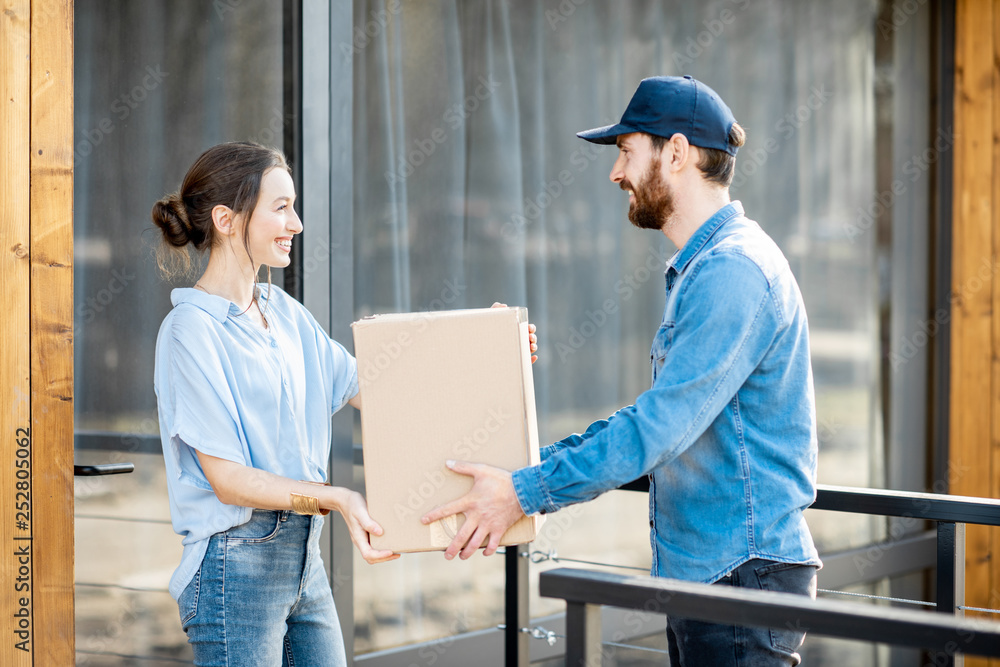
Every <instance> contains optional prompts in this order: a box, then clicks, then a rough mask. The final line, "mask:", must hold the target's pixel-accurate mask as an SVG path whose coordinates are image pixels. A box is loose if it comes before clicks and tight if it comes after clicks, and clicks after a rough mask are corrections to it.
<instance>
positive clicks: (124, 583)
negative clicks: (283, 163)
mask: <svg viewBox="0 0 1000 667" xmlns="http://www.w3.org/2000/svg"><path fill="white" fill-rule="evenodd" d="M282 12H283V5H282V3H274V2H269V1H268V0H225V1H221V0H220V1H218V2H206V1H204V0H169V1H168V0H115V1H112V0H77V1H76V3H75V44H74V59H75V70H74V76H75V87H74V92H75V113H74V149H75V155H74V166H75V184H74V220H73V224H74V299H75V304H76V312H75V318H74V407H75V419H76V430H77V435H78V440H77V442H78V446H79V443H80V442H81V440H83V441H86V442H87V443H88V447H89V448H90V451H86V450H84V451H81V450H78V451H77V452H76V459H77V462H78V463H106V462H109V461H123V460H124V461H130V462H133V463H135V466H136V470H135V472H134V473H133V474H131V475H121V476H114V477H109V478H78V480H77V482H76V489H75V500H76V503H75V514H76V520H75V525H76V577H75V578H76V598H75V599H76V647H77V652H78V654H77V662H78V664H125V663H124V662H122V661H129V660H133V661H134V660H139V661H140V662H141V663H142V664H161V663H160V662H158V661H157V658H163V659H165V660H168V661H170V660H172V661H174V662H178V661H187V662H190V660H191V653H190V647H189V646H188V644H187V642H186V637H185V636H184V633H183V632H182V631H181V628H180V623H179V621H178V616H177V605H176V603H175V602H174V601H173V599H172V598H171V597H170V594H169V593H168V592H167V583H168V581H169V578H170V574H171V573H172V571H173V569H174V568H175V567H176V566H177V563H178V562H179V561H180V556H181V549H182V547H181V543H180V537H178V536H177V535H175V534H174V532H173V530H172V528H171V526H170V521H169V506H168V502H167V490H166V479H165V471H164V467H163V458H162V456H161V455H160V453H159V451H158V450H159V444H158V441H157V440H155V434H156V433H157V430H158V429H157V419H156V397H155V395H154V393H153V363H154V346H155V341H156V334H157V331H158V329H159V326H160V322H161V321H162V320H163V317H164V316H165V315H166V313H167V312H168V311H169V309H170V307H171V306H170V289H171V287H173V285H171V284H168V283H167V282H164V280H163V279H162V278H161V276H160V274H159V272H158V270H157V268H156V263H155V261H154V259H153V256H152V252H153V249H154V248H155V246H156V245H157V244H159V236H160V234H159V230H154V229H153V225H152V222H151V220H150V209H151V208H152V206H153V203H154V202H155V201H156V200H157V199H159V198H160V197H162V196H164V195H165V194H167V193H168V192H171V191H173V190H175V189H176V188H178V187H179V186H180V182H181V179H182V178H183V177H184V174H185V172H186V170H187V168H188V167H189V166H190V165H191V164H192V163H193V162H194V160H195V159H196V158H197V157H198V155H199V154H200V153H201V152H202V151H204V150H205V149H206V148H208V147H209V146H211V145H213V144H216V143H219V142H222V141H229V140H246V139H252V140H256V141H259V142H261V143H264V144H269V145H273V146H277V147H279V148H280V147H281V142H282V138H283V126H284V123H286V122H287V121H288V118H287V117H286V116H285V115H284V113H283V81H284V80H283V76H284V75H283V63H282V41H281V40H282V20H283V14H282ZM280 279H281V278H280V274H279V273H275V276H274V280H275V281H276V282H278V284H280ZM192 282H193V279H186V280H185V279H181V280H180V281H179V282H178V284H179V285H185V286H190V285H191V283H192ZM81 432H83V434H86V437H84V438H80V437H79V436H80V435H82V434H81ZM139 435H143V436H147V435H150V436H153V437H151V438H147V439H144V440H143V439H140V438H139V437H138V436H139ZM143 442H152V443H155V445H154V446H153V447H154V449H152V451H148V450H147V448H145V447H143V446H142V443H143ZM94 447H98V448H100V449H99V450H98V451H93V448H94ZM116 450H117V451H116ZM143 452H146V453H143ZM129 664H131V662H130V663H129Z"/></svg>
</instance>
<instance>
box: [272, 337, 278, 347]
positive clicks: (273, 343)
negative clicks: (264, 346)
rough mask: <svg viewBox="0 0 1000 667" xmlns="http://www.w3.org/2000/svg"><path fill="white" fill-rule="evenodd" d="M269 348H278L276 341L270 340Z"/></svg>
mask: <svg viewBox="0 0 1000 667" xmlns="http://www.w3.org/2000/svg"><path fill="white" fill-rule="evenodd" d="M271 347H278V341H276V340H274V339H273V338H272V339H271Z"/></svg>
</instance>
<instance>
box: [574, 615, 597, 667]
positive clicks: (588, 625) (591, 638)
mask: <svg viewBox="0 0 1000 667" xmlns="http://www.w3.org/2000/svg"><path fill="white" fill-rule="evenodd" d="M566 667H601V607H600V605H596V604H584V603H582V602H570V601H569V600H567V601H566Z"/></svg>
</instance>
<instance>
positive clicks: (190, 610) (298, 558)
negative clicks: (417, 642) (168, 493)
mask: <svg viewBox="0 0 1000 667" xmlns="http://www.w3.org/2000/svg"><path fill="white" fill-rule="evenodd" d="M322 528H323V518H322V517H320V516H300V515H298V514H292V513H290V512H287V511H283V512H275V511H265V510H254V512H253V515H252V516H251V517H250V520H249V521H248V522H246V523H245V524H243V525H241V526H236V527H235V528H231V529H229V530H227V531H225V532H223V533H217V534H216V535H213V536H212V539H211V541H210V542H209V545H208V552H207V553H206V554H205V559H204V560H203V561H202V563H201V567H200V568H199V569H198V572H197V574H195V577H194V579H192V580H191V583H190V584H188V586H187V588H185V589H184V592H183V593H182V594H181V596H180V599H179V600H178V601H177V604H178V607H179V608H180V615H181V626H182V627H183V628H184V632H186V633H187V636H188V642H189V643H190V644H191V645H192V647H193V648H194V664H196V665H211V666H215V665H228V666H230V667H232V666H235V665H239V666H241V667H244V666H245V667H277V666H278V665H286V666H288V667H293V666H294V667H306V666H308V667H318V666H320V665H322V666H327V665H329V666H331V667H339V666H341V665H346V664H347V659H346V657H345V654H344V639H343V636H342V635H341V631H340V621H339V619H338V618H337V610H336V608H335V607H334V605H333V594H332V592H331V591H330V583H329V581H328V579H327V576H326V570H325V568H324V566H323V559H322V557H321V556H320V553H319V535H320V532H321V531H322Z"/></svg>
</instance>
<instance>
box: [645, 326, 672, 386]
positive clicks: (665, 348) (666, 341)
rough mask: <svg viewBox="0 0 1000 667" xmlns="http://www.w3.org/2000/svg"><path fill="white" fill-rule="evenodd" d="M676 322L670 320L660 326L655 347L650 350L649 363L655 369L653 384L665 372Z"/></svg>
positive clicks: (655, 339)
mask: <svg viewBox="0 0 1000 667" xmlns="http://www.w3.org/2000/svg"><path fill="white" fill-rule="evenodd" d="M674 324H675V323H674V321H673V320H668V321H666V322H664V323H663V324H661V325H660V328H659V329H657V330H656V336H655V337H654V338H653V346H652V347H651V348H650V349H649V361H650V363H651V364H652V367H653V382H656V378H657V376H658V375H659V374H660V371H661V370H663V365H664V364H665V363H666V360H667V353H668V352H669V351H670V346H671V345H672V344H673V342H674Z"/></svg>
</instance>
